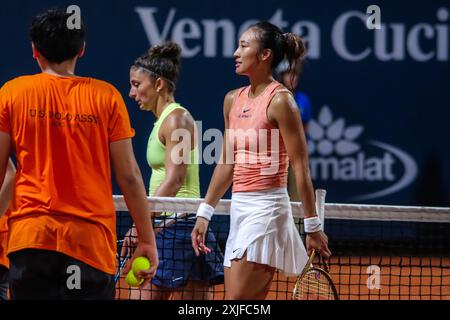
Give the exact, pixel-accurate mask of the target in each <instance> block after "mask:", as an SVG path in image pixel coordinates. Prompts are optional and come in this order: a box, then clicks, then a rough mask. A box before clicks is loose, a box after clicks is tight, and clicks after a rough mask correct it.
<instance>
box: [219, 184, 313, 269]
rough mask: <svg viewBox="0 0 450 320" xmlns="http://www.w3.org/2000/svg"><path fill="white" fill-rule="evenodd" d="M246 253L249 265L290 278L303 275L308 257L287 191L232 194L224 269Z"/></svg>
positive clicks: (283, 189) (278, 189)
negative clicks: (266, 266)
mask: <svg viewBox="0 0 450 320" xmlns="http://www.w3.org/2000/svg"><path fill="white" fill-rule="evenodd" d="M245 252H247V261H252V262H256V263H260V264H265V265H269V266H271V267H275V268H277V269H278V270H279V271H282V272H284V273H285V275H286V276H288V277H289V276H297V275H299V274H301V272H302V271H303V268H304V267H305V265H306V262H307V260H308V256H307V253H306V250H305V246H304V244H303V241H302V239H301V238H300V235H299V233H298V229H297V228H296V226H295V222H294V218H293V216H292V209H291V205H290V202H289V195H288V193H287V190H286V188H277V189H270V190H264V191H258V192H235V193H233V195H232V198H231V209H230V233H229V235H228V239H227V244H226V248H225V258H224V266H225V267H230V266H231V260H234V259H241V258H242V257H243V256H244V254H245Z"/></svg>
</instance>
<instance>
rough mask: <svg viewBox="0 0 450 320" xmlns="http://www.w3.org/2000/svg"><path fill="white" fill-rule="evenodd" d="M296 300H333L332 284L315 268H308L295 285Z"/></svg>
mask: <svg viewBox="0 0 450 320" xmlns="http://www.w3.org/2000/svg"><path fill="white" fill-rule="evenodd" d="M296 289H297V290H296V291H295V292H294V298H295V299H297V300H334V299H335V297H334V292H333V288H332V285H331V284H330V283H329V281H328V279H327V277H326V276H325V275H324V274H323V273H321V272H320V271H317V270H309V271H308V272H307V273H306V274H305V275H304V276H303V277H302V279H301V280H300V282H299V283H298V285H297V286H296Z"/></svg>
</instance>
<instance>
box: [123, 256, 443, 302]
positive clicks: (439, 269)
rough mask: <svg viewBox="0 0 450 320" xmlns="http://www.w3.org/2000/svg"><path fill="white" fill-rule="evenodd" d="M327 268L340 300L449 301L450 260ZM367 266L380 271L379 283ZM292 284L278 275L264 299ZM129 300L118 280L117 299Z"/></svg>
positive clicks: (373, 260)
mask: <svg viewBox="0 0 450 320" xmlns="http://www.w3.org/2000/svg"><path fill="white" fill-rule="evenodd" d="M330 266H331V268H330V269H331V270H330V274H331V277H332V278H333V280H334V282H335V285H336V288H337V291H338V292H339V295H340V299H341V300H450V258H438V257H420V258H418V257H413V258H411V257H381V256H377V257H374V256H371V257H333V258H332V259H331V261H330ZM369 266H378V267H379V275H380V277H379V282H377V281H376V275H374V274H371V273H370V269H368V267H369ZM372 269H373V268H372ZM375 269H376V268H375ZM295 280H296V279H295V278H285V277H284V276H283V275H281V274H277V275H276V276H275V279H274V281H273V282H272V286H271V289H270V292H269V295H268V296H267V299H268V300H290V299H291V294H292V290H293V288H294V284H295ZM368 285H369V286H371V287H372V289H369V288H368ZM377 287H379V289H377ZM129 296H130V288H129V286H128V285H127V284H126V283H125V281H124V278H121V279H120V282H119V284H118V290H117V298H118V299H129ZM214 299H215V300H223V299H224V286H223V285H216V286H214Z"/></svg>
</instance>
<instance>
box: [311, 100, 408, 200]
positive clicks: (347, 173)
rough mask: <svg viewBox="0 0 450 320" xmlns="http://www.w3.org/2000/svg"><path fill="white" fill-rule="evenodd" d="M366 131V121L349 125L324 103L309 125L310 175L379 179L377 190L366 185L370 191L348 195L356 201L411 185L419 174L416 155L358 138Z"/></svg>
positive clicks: (344, 179) (366, 180)
mask: <svg viewBox="0 0 450 320" xmlns="http://www.w3.org/2000/svg"><path fill="white" fill-rule="evenodd" d="M363 131H364V127H363V125H350V126H348V127H346V124H345V120H344V118H338V119H333V114H332V113H331V109H330V108H329V107H328V106H327V105H325V106H323V107H322V108H321V109H320V111H319V114H318V117H317V119H315V120H314V119H312V120H311V121H310V123H309V126H308V134H309V139H308V151H309V154H310V158H309V160H310V161H309V162H310V169H311V177H312V178H313V179H314V180H321V181H333V182H338V181H339V182H341V183H344V184H345V183H352V184H354V183H355V182H356V183H361V186H363V185H364V186H365V187H366V186H368V185H369V184H371V183H376V184H374V187H373V188H374V189H375V188H376V189H375V190H372V189H370V188H369V189H367V188H366V190H367V191H368V193H365V194H358V195H354V196H352V197H351V198H350V199H349V200H356V201H362V200H368V199H374V198H379V197H383V196H386V195H389V194H393V193H395V192H397V191H399V190H402V189H404V188H406V187H407V186H409V185H410V184H411V183H412V182H413V181H414V180H415V178H416V176H417V164H416V162H415V161H414V158H413V157H412V156H411V155H409V154H408V153H406V152H405V151H404V150H402V149H400V148H398V147H396V146H393V145H390V144H387V143H385V142H381V141H377V140H368V141H365V142H364V143H362V144H360V143H358V142H356V140H357V139H358V138H360V136H361V134H362V132H363ZM380 183H382V184H381V185H380ZM380 186H381V188H382V189H381V190H380V189H379V188H380ZM369 191H370V192H369Z"/></svg>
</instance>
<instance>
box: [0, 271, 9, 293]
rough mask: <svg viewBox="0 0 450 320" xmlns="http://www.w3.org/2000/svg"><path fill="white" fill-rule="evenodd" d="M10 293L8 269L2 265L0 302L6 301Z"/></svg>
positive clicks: (0, 272)
mask: <svg viewBox="0 0 450 320" xmlns="http://www.w3.org/2000/svg"><path fill="white" fill-rule="evenodd" d="M7 292H8V268H7V267H5V266H4V265H1V264H0V301H2V300H6V294H7Z"/></svg>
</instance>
